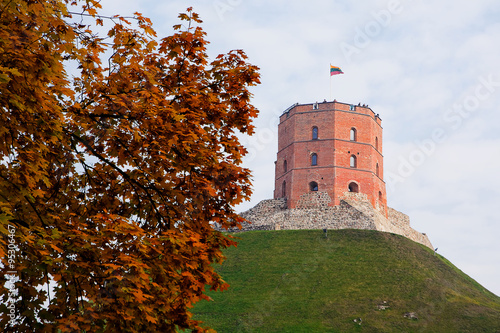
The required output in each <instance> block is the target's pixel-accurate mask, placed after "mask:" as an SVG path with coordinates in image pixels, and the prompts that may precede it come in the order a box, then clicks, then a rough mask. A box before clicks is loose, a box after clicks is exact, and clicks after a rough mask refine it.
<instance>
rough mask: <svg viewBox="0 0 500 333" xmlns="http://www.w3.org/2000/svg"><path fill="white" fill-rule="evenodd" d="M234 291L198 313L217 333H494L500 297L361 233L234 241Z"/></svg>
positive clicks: (411, 249)
mask: <svg viewBox="0 0 500 333" xmlns="http://www.w3.org/2000/svg"><path fill="white" fill-rule="evenodd" d="M236 236H237V237H238V238H240V241H239V245H238V247H237V248H231V249H228V250H227V251H226V255H227V258H228V259H227V261H226V262H225V263H224V264H223V265H222V266H220V269H219V272H220V273H221V275H222V276H223V277H224V279H225V280H226V281H227V282H228V283H229V284H230V285H231V287H230V289H229V290H227V291H225V292H223V293H221V292H217V293H211V294H210V296H211V297H212V298H213V302H205V301H203V302H200V303H198V304H197V305H196V307H195V309H194V312H195V319H199V320H203V321H204V322H206V324H207V325H209V326H210V327H212V328H214V329H216V330H217V331H218V332H398V333H399V332H453V333H457V332H500V298H499V297H497V296H495V295H494V294H492V293H490V292H489V291H487V290H486V289H484V288H483V287H482V286H481V285H479V284H478V283H477V282H475V281H474V280H472V279H471V278H470V277H468V276H467V275H465V274H464V273H462V272H461V271H460V270H459V269H457V268H456V267H455V266H453V265H452V264H451V263H450V262H449V261H447V260H446V259H445V258H443V257H442V256H440V255H435V254H434V253H433V251H432V250H430V249H428V248H426V247H424V246H422V245H419V244H417V243H414V242H412V241H410V240H408V239H406V238H404V237H401V236H397V235H393V234H388V233H382V232H377V231H367V230H338V231H331V230H330V231H328V238H325V235H324V233H323V231H322V230H289V231H255V232H245V233H240V234H237V235H236Z"/></svg>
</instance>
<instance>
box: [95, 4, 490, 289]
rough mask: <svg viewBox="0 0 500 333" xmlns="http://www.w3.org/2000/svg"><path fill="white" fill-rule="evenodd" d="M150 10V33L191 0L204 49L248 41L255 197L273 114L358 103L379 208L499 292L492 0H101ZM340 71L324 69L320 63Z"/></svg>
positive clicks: (268, 164)
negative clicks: (374, 160)
mask: <svg viewBox="0 0 500 333" xmlns="http://www.w3.org/2000/svg"><path fill="white" fill-rule="evenodd" d="M103 6H104V12H105V13H108V14H121V15H130V14H131V13H133V12H136V11H137V12H141V13H142V14H144V15H145V16H147V17H149V18H151V20H152V21H153V26H154V28H155V29H156V31H157V33H158V36H159V37H164V36H168V35H171V34H172V32H173V29H172V26H173V25H174V24H178V23H179V21H178V19H177V16H178V14H179V13H180V12H185V10H186V8H187V7H190V6H192V7H193V9H194V11H195V12H197V13H198V14H200V16H201V19H202V20H203V21H204V22H203V24H202V27H203V29H204V30H205V31H206V32H207V39H208V40H209V41H210V45H209V47H208V53H209V55H210V56H211V58H212V59H213V58H214V57H215V56H216V55H218V54H220V53H227V52H228V51H230V50H233V49H243V50H244V51H245V52H246V54H247V55H248V56H249V62H250V63H252V64H254V65H257V66H258V67H260V73H261V84H260V85H259V86H257V87H255V88H252V92H253V94H254V97H253V100H252V103H253V104H254V105H255V106H256V107H257V108H258V109H259V110H260V115H259V117H258V119H256V120H255V125H256V133H255V135H254V136H253V137H251V138H242V142H243V143H244V144H245V146H246V147H247V149H248V151H249V154H248V156H247V157H246V158H245V161H244V166H245V167H247V168H249V169H251V170H252V174H253V186H254V194H253V195H252V197H251V200H250V201H249V202H247V203H245V204H243V205H241V206H239V207H238V208H237V209H238V211H243V210H245V209H248V208H251V207H253V206H254V205H256V204H257V203H258V202H259V201H261V200H264V199H270V198H272V196H273V189H274V161H275V159H276V154H277V124H278V117H279V115H280V114H281V113H282V112H283V111H284V110H285V109H286V108H287V107H289V106H290V105H292V104H294V103H296V102H298V103H313V102H316V101H323V100H324V99H326V100H333V99H336V100H338V101H340V102H345V103H350V104H358V103H361V104H367V105H369V106H370V107H371V108H372V110H373V111H374V112H375V113H378V114H380V117H381V118H382V126H383V128H384V137H383V139H384V142H383V151H384V163H385V164H384V168H385V170H384V179H385V181H386V186H387V197H388V205H389V206H390V207H393V208H395V209H397V210H399V211H401V212H403V213H405V214H408V215H409V216H410V220H411V225H412V227H413V228H414V229H416V230H418V231H420V232H425V233H426V234H427V235H428V236H429V239H430V241H431V242H432V244H433V245H434V247H436V248H438V250H437V251H438V253H440V254H441V255H443V256H445V257H446V258H447V259H448V260H450V261H451V262H452V263H453V264H454V265H455V266H457V267H458V268H459V269H460V270H462V271H463V272H465V273H466V274H467V275H469V276H471V277H472V278H473V279H475V280H476V281H477V282H479V283H480V284H482V285H483V286H484V287H485V288H486V289H488V290H490V291H491V292H493V293H495V294H497V295H500V241H499V237H500V215H499V214H500V107H499V106H500V42H499V41H500V2H498V0H475V1H465V0H441V1H430V0H373V1H356V2H354V1H347V0H338V1H326V0H322V1H320V0H309V1H299V0H286V1H284V0H265V1H264V0H252V1H243V0H193V1H190V2H188V1H185V0H169V1H159V0H144V1H132V0H119V1H118V0H107V1H103ZM330 64H332V65H334V66H339V67H340V68H342V70H343V71H344V73H345V74H343V75H336V76H334V77H333V78H331V81H330V76H329V65H330Z"/></svg>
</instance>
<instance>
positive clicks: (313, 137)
mask: <svg viewBox="0 0 500 333" xmlns="http://www.w3.org/2000/svg"><path fill="white" fill-rule="evenodd" d="M312 139H313V140H318V128H317V127H316V126H314V127H313V129H312Z"/></svg>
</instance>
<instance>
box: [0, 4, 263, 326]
mask: <svg viewBox="0 0 500 333" xmlns="http://www.w3.org/2000/svg"><path fill="white" fill-rule="evenodd" d="M134 15H135V16H134V19H133V20H134V23H133V24H131V23H130V22H131V21H132V19H131V18H124V17H122V16H119V15H115V16H112V17H111V18H110V17H109V16H103V15H102V14H101V6H100V4H99V1H98V0H85V1H83V0H82V1H79V0H74V1H73V0H70V1H61V0H54V1H40V0H33V1H31V0H30V1H28V0H17V1H10V2H7V3H5V4H3V5H2V12H1V14H0V49H1V52H0V233H1V234H2V236H3V237H0V256H1V258H2V259H1V260H2V271H3V273H4V275H5V273H6V272H7V271H9V269H11V268H10V264H9V261H8V256H7V255H6V254H7V253H8V251H9V250H11V251H12V250H14V251H15V262H14V263H12V265H13V267H14V268H15V270H16V272H17V275H18V278H19V281H18V282H16V288H17V291H18V293H19V298H18V299H15V300H14V305H15V309H16V311H17V312H16V315H17V316H18V318H19V320H18V322H17V323H16V325H15V326H11V325H10V323H9V317H8V316H4V317H2V318H1V319H0V330H2V331H4V332H33V331H54V332H55V331H58V332H75V331H85V332H175V330H176V329H190V330H193V331H203V330H204V329H202V328H201V327H200V323H199V322H197V321H196V320H193V319H192V315H191V313H190V312H189V308H190V307H191V306H192V305H193V304H194V303H196V302H197V301H199V300H200V299H203V298H206V297H204V296H203V293H204V291H205V286H208V287H209V288H210V289H213V290H221V289H225V288H227V284H226V283H225V282H224V281H223V280H222V278H221V277H220V276H219V275H218V274H217V273H216V272H215V270H214V267H213V265H212V264H213V263H220V262H221V261H222V260H223V254H222V250H223V249H225V248H227V247H229V246H235V245H236V242H235V241H234V240H232V239H231V237H230V236H225V235H224V234H222V233H220V232H218V231H216V230H214V229H213V228H212V226H211V222H217V223H219V224H220V225H222V226H223V227H229V226H237V225H238V224H239V222H240V221H241V218H239V216H238V215H237V214H236V213H235V212H234V209H233V207H234V205H235V204H237V203H239V202H241V201H242V200H245V199H246V198H248V195H249V194H250V193H251V189H250V173H249V171H248V170H246V169H245V168H243V167H241V165H240V164H241V159H242V156H243V155H244V154H245V152H246V151H245V149H244V148H243V147H242V145H241V144H240V142H239V141H238V138H237V137H236V136H235V135H234V133H235V132H236V131H241V132H243V133H247V134H251V133H252V129H253V127H252V124H251V123H252V119H253V118H254V117H256V116H257V109H256V108H255V107H254V106H253V105H252V104H251V103H250V97H251V94H250V92H249V90H248V89H249V87H251V86H253V85H255V84H258V83H259V74H258V68H257V67H256V66H253V65H251V64H249V63H247V62H246V55H245V54H244V53H243V52H242V51H232V52H229V53H228V54H225V55H220V56H218V57H216V59H215V60H212V61H210V59H209V58H208V56H207V53H206V45H207V44H208V41H207V40H206V39H205V38H206V34H205V32H204V31H203V30H202V29H201V27H200V26H199V24H200V23H201V19H200V18H199V16H198V14H196V13H195V12H194V11H193V10H192V8H188V9H187V10H186V13H181V14H180V15H179V18H180V20H181V22H182V24H179V25H176V26H175V27H174V33H173V34H172V35H171V36H167V37H164V38H161V39H160V40H157V39H156V38H155V36H156V32H155V31H154V29H153V25H152V22H151V21H150V20H149V19H148V18H146V17H144V16H142V14H140V13H135V14H134ZM88 16H91V17H92V19H91V20H90V19H89V18H88ZM105 20H107V21H106V24H104V23H105ZM108 23H109V24H110V25H108ZM135 23H137V24H135ZM106 26H109V27H110V28H109V31H108V32H107V33H104V35H99V31H102V29H104V27H106ZM69 68H78V69H77V70H75V71H74V72H72V73H71V75H72V77H70V76H69V75H68V71H69ZM11 239H12V242H13V243H15V247H14V248H12V246H10V247H9V244H10V243H9V242H11V241H10V240H11ZM12 242H11V243H12ZM49 285H50V286H52V287H53V290H52V289H50V288H48V286H49ZM8 292H9V291H8V290H7V288H5V286H3V284H0V294H1V295H2V296H3V297H4V298H5V297H6V295H7V294H8ZM45 303H46V304H48V305H44V304H45ZM160 318H161V320H160ZM40 319H43V320H42V321H41V320H40ZM206 330H208V329H206Z"/></svg>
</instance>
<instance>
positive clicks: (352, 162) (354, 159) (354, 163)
mask: <svg viewBox="0 0 500 333" xmlns="http://www.w3.org/2000/svg"><path fill="white" fill-rule="evenodd" d="M349 162H350V166H351V168H356V167H357V166H358V163H357V161H356V156H354V155H351V158H350V159H349Z"/></svg>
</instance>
